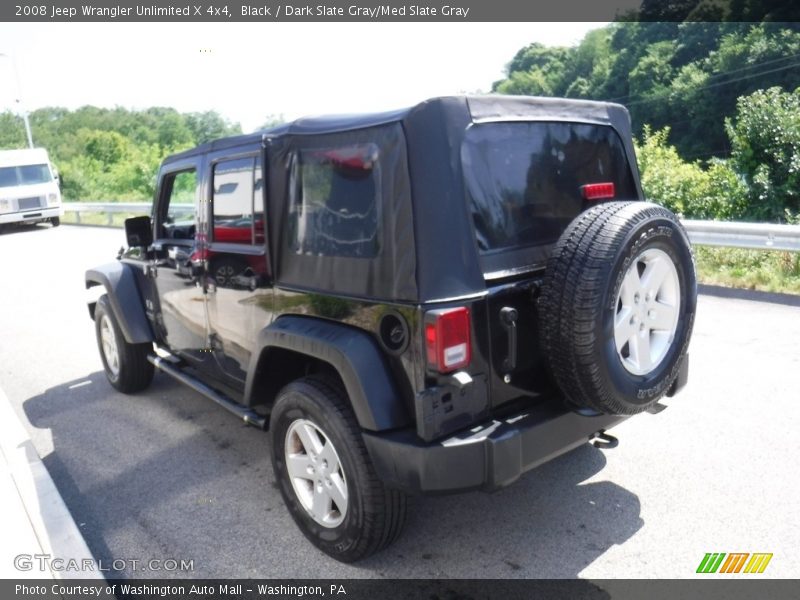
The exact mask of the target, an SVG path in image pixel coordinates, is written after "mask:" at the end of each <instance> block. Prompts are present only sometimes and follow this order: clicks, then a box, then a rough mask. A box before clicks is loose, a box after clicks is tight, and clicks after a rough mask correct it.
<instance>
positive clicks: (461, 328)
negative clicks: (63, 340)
mask: <svg viewBox="0 0 800 600" xmlns="http://www.w3.org/2000/svg"><path fill="white" fill-rule="evenodd" d="M126 233H127V238H128V245H129V249H128V250H127V251H124V252H123V253H122V254H121V255H120V257H119V260H118V261H117V262H114V263H112V264H109V265H105V266H102V267H98V268H96V269H92V270H90V271H87V273H86V285H87V286H88V287H91V286H95V285H102V286H104V287H105V291H106V293H105V294H104V295H102V296H101V297H100V298H99V299H98V301H97V302H96V303H94V304H91V305H90V307H89V308H90V313H91V315H92V317H93V318H94V320H95V322H96V331H97V339H98V345H99V348H100V354H101V357H102V361H103V364H104V367H105V371H106V374H107V376H108V379H109V381H110V382H111V384H112V385H113V386H114V387H115V388H117V389H118V390H120V391H122V392H126V393H129V392H136V391H139V390H142V389H144V388H145V387H146V386H147V385H148V384H149V383H150V380H151V379H152V376H153V371H154V368H158V369H160V370H162V371H164V372H166V373H168V374H169V375H171V376H173V377H175V378H177V379H178V380H180V381H182V382H183V383H185V384H187V385H188V386H190V387H192V388H194V389H195V390H197V391H199V392H200V393H202V394H204V395H206V396H208V397H209V398H211V399H212V400H214V401H216V402H218V403H219V404H221V405H222V406H224V407H225V408H227V409H229V410H230V411H232V412H233V413H235V414H237V415H239V416H240V417H242V418H243V419H244V420H245V421H246V422H248V423H250V424H253V425H256V426H258V427H263V428H267V427H268V428H269V430H270V431H271V440H272V442H271V449H272V463H273V467H274V470H275V477H276V478H277V481H278V484H279V488H280V490H281V493H282V495H283V498H284V501H285V503H286V506H287V507H288V508H289V511H290V512H291V514H292V517H293V518H294V519H295V521H296V522H297V524H298V525H299V527H300V529H301V530H302V531H303V533H304V534H305V535H306V536H307V537H308V538H309V539H310V540H311V541H312V542H313V543H314V544H316V545H317V546H318V547H319V548H320V549H322V550H323V551H325V552H327V553H328V554H330V555H331V556H334V557H335V558H337V559H339V560H343V561H352V560H357V559H359V558H361V557H364V556H367V555H369V554H371V553H373V552H375V551H377V550H379V549H381V548H383V547H385V546H386V545H387V544H389V543H390V542H391V541H392V540H394V539H395V538H396V537H397V535H398V534H399V532H400V530H401V528H402V525H403V522H404V519H405V512H406V494H407V493H409V492H410V493H444V492H454V491H462V490H475V489H481V490H494V489H497V488H500V487H502V486H505V485H508V484H510V483H511V482H513V481H514V480H516V479H517V478H518V477H519V476H520V475H521V474H522V473H523V472H525V471H527V470H528V469H531V468H533V467H535V466H536V465H539V464H541V463H543V462H545V461H547V460H549V459H551V458H553V457H555V456H558V455H559V454H562V453H564V452H566V451H568V450H570V449H571V448H574V447H576V446H578V445H580V444H583V443H585V442H587V441H589V440H591V439H593V438H595V437H597V436H600V437H601V438H603V437H605V439H606V440H613V438H610V436H607V435H606V434H605V433H604V432H605V430H607V429H608V428H610V427H612V426H613V425H615V424H617V423H619V422H621V421H622V420H623V419H625V418H627V417H628V416H629V415H633V414H636V413H639V412H642V411H646V410H650V411H653V412H655V411H656V410H657V409H658V408H660V406H659V407H656V406H654V405H655V404H656V403H657V401H658V400H659V399H660V398H662V397H663V396H664V395H672V394H674V393H675V392H676V391H677V390H678V389H680V388H681V387H682V386H683V385H684V384H685V383H686V377H687V369H688V355H687V346H688V344H689V338H690V335H691V330H692V324H693V321H694V315H695V306H696V281H695V273H694V265H693V258H692V252H691V248H690V246H689V242H688V238H687V236H686V233H685V232H684V230H683V228H682V227H681V225H680V224H679V222H678V221H677V220H676V218H675V217H674V216H673V215H672V213H670V212H669V211H668V210H666V209H664V208H661V207H659V206H656V205H653V204H650V203H647V202H644V201H642V190H641V185H640V182H639V177H638V170H637V167H636V159H635V156H634V151H633V146H632V142H631V131H630V120H629V117H628V113H627V112H626V110H625V109H624V108H623V107H621V106H618V105H614V104H606V103H598V102H586V101H573V100H560V99H544V98H523V97H502V96H488V97H466V98H465V97H452V98H437V99H433V100H429V101H427V102H424V103H422V104H419V105H417V106H414V107H412V108H410V109H406V110H401V111H396V112H389V113H382V114H370V115H360V116H353V117H327V118H312V119H301V120H298V121H295V122H293V123H291V124H288V125H284V126H280V127H277V128H275V129H272V130H268V131H265V132H263V133H259V134H253V135H246V136H240V137H234V138H228V139H221V140H218V141H214V142H211V143H208V144H205V145H203V146H200V147H198V148H195V149H193V150H189V151H186V152H183V153H181V154H178V155H175V156H172V157H170V158H167V159H166V160H165V161H164V163H163V165H162V167H161V171H160V175H159V180H158V188H157V192H156V199H155V206H154V208H153V211H152V218H150V217H137V218H134V219H129V220H128V221H127V222H126Z"/></svg>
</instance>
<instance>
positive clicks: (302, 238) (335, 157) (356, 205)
mask: <svg viewBox="0 0 800 600" xmlns="http://www.w3.org/2000/svg"><path fill="white" fill-rule="evenodd" d="M379 171H380V170H379V168H378V147H377V146H376V145H375V144H357V145H351V146H342V147H337V148H326V149H304V150H299V151H297V153H296V154H295V155H294V157H293V164H292V169H291V176H290V183H289V185H290V194H289V243H290V247H291V249H292V250H294V252H296V253H297V254H307V255H315V256H341V257H353V258H372V257H375V256H376V255H377V254H378V248H379V240H378V222H379V219H378V202H377V193H378V190H379V187H380V186H379V176H380V172H379Z"/></svg>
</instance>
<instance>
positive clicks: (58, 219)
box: [50, 217, 61, 227]
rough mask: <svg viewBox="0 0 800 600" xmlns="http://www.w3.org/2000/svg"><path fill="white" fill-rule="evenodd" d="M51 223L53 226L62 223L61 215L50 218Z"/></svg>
mask: <svg viewBox="0 0 800 600" xmlns="http://www.w3.org/2000/svg"><path fill="white" fill-rule="evenodd" d="M50 223H51V224H52V225H53V227H58V226H59V225H61V217H52V218H51V219H50Z"/></svg>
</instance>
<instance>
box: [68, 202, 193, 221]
mask: <svg viewBox="0 0 800 600" xmlns="http://www.w3.org/2000/svg"><path fill="white" fill-rule="evenodd" d="M63 206H64V212H69V213H75V220H76V222H77V223H78V224H79V225H80V224H81V215H82V214H84V213H105V214H106V215H108V218H107V221H106V224H107V225H113V224H114V221H113V218H114V217H113V215H115V214H120V213H122V214H139V215H149V214H150V209H151V207H152V206H153V205H152V203H150V202H64V204H63ZM173 208H177V209H178V210H177V211H176V212H181V213H184V212H185V213H188V212H191V211H192V205H191V204H174V205H173Z"/></svg>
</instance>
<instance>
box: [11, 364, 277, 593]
mask: <svg viewBox="0 0 800 600" xmlns="http://www.w3.org/2000/svg"><path fill="white" fill-rule="evenodd" d="M183 391H184V388H183V387H182V386H180V385H179V384H177V383H175V382H173V381H172V380H170V379H168V378H167V377H156V378H155V379H154V381H153V384H152V385H151V386H150V388H149V389H148V392H147V394H146V395H144V394H140V395H133V396H125V395H122V394H118V393H116V392H115V391H114V390H113V389H111V388H110V386H109V384H108V382H107V380H106V378H105V375H104V373H103V372H95V373H92V374H90V375H89V376H87V377H85V378H81V379H78V380H74V381H70V382H67V383H64V384H62V385H59V386H55V387H52V388H50V389H48V390H46V391H45V392H44V393H42V394H40V395H38V396H35V397H33V398H30V399H28V400H26V401H25V402H24V403H23V410H24V411H25V414H26V416H27V418H28V420H29V421H30V423H31V424H32V425H33V426H34V427H35V428H38V429H49V430H50V433H51V435H52V445H53V449H54V451H53V452H51V453H50V454H48V455H46V456H44V457H43V458H42V462H43V463H44V464H45V466H46V468H47V470H48V472H49V473H50V476H51V477H52V479H53V481H54V482H55V484H56V487H57V488H58V490H59V492H60V494H61V496H62V498H63V499H64V502H65V503H66V505H67V507H68V509H69V511H70V513H71V514H72V515H73V518H74V520H75V522H76V524H77V525H78V527H79V529H80V531H81V533H82V534H83V536H84V539H85V540H86V543H87V545H88V546H89V549H90V550H91V552H92V554H93V555H94V557H95V558H96V559H97V560H98V561H100V563H101V566H102V567H103V568H104V569H106V568H110V569H111V571H110V572H108V573H106V576H107V577H134V578H140V577H186V576H189V577H191V576H193V572H192V571H194V569H195V568H196V569H197V570H198V571H200V573H198V575H197V576H199V577H202V576H207V574H206V573H205V572H204V569H205V568H211V569H212V570H211V571H210V572H209V573H208V575H213V576H216V577H225V576H226V574H225V573H224V572H220V571H219V570H218V565H215V564H213V563H214V561H213V560H211V558H207V557H206V554H205V553H208V556H209V557H210V556H213V554H214V553H215V552H217V551H219V548H220V545H215V543H216V539H217V538H219V537H220V536H221V535H223V533H224V532H225V531H230V530H233V529H234V527H233V526H232V525H233V524H235V523H238V522H239V521H240V520H241V519H242V518H252V519H255V520H263V519H264V516H265V514H267V512H268V511H272V507H271V506H270V502H264V501H263V500H262V501H259V502H254V501H253V496H254V495H255V493H254V490H258V492H259V493H261V494H263V493H264V491H265V490H266V491H267V492H270V493H273V492H274V491H273V490H272V488H271V487H270V486H269V485H265V483H266V481H267V479H266V476H267V474H268V470H269V454H268V451H267V436H265V435H264V433H263V432H261V431H259V430H257V429H255V428H253V427H248V426H245V425H244V424H243V423H242V422H241V421H239V420H237V419H235V418H232V417H231V416H230V414H229V413H227V412H225V411H222V410H220V409H218V407H216V406H215V405H213V404H212V403H210V402H208V401H207V400H205V399H204V398H202V397H200V396H199V395H196V394H193V393H181V392H183ZM250 478H253V479H255V480H258V481H257V483H255V484H253V490H248V482H250ZM237 482H239V483H238V484H237ZM237 488H238V489H239V490H241V491H242V494H243V496H244V498H243V500H245V502H244V504H245V505H246V507H245V508H244V509H243V512H244V513H245V514H246V515H247V516H246V517H243V516H242V515H240V514H239V512H238V510H237V506H236V505H237V500H239V499H240V498H239V497H237V494H236V493H231V490H236V489H237ZM275 495H277V493H276V492H275ZM279 502H280V499H279V498H277V499H276V500H275V503H279ZM251 507H252V509H253V511H257V514H253V512H252V511H251V512H250V513H249V514H248V509H249V508H251ZM276 514H277V511H276ZM210 542H214V543H210ZM222 545H223V546H224V544H222ZM198 548H201V549H202V552H197V551H196V550H197V549H198ZM151 559H157V560H162V561H163V560H166V559H175V560H178V561H180V560H183V559H190V560H193V561H195V560H196V563H195V564H196V566H193V567H192V569H190V570H189V571H188V572H181V571H180V570H177V571H176V570H173V571H158V572H154V571H152V570H151V571H152V572H149V573H148V572H146V571H142V567H143V565H145V564H146V562H147V561H149V560H151ZM115 561H116V562H115ZM121 561H125V563H124V564H123V563H122V562H121ZM132 561H138V564H137V565H136V566H132V565H133V563H132ZM115 565H121V566H120V568H117V567H116V566H115ZM145 568H146V567H145ZM214 569H217V570H214ZM230 576H241V575H240V574H239V573H235V572H234V573H233V574H231V575H230ZM251 576H252V575H251Z"/></svg>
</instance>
